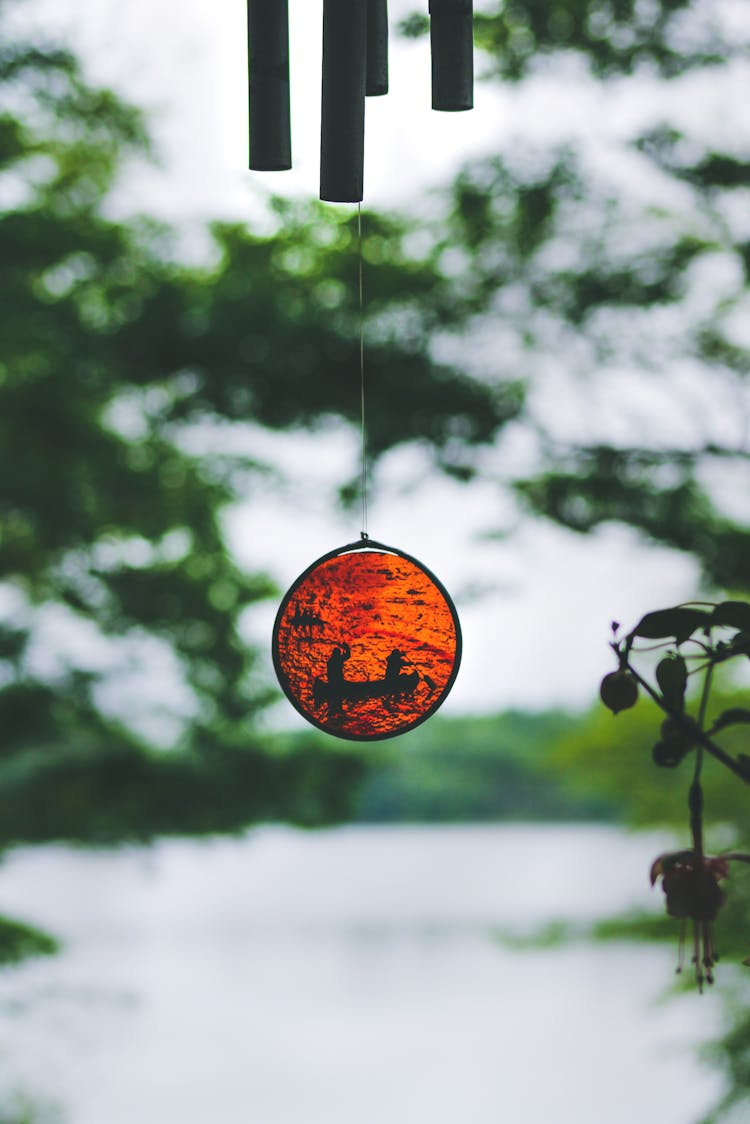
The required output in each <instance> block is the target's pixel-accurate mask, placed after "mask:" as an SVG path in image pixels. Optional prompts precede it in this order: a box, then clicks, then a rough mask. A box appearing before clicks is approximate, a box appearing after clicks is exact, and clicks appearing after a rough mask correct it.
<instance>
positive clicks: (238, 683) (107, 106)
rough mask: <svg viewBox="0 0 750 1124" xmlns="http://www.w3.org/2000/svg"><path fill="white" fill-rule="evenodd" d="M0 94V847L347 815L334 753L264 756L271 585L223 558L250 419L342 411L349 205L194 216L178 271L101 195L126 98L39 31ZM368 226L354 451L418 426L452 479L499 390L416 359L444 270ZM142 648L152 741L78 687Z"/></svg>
mask: <svg viewBox="0 0 750 1124" xmlns="http://www.w3.org/2000/svg"><path fill="white" fill-rule="evenodd" d="M0 90H1V91H2V102H3V110H2V113H0V167H1V168H2V170H3V174H4V182H5V183H6V185H7V186H8V188H9V190H8V191H7V192H6V193H5V195H4V198H5V199H8V200H9V201H10V202H9V203H8V205H7V206H6V208H5V210H2V211H0V256H1V257H2V261H3V270H2V274H1V275H0V722H1V723H2V729H3V744H2V748H1V749H0V757H2V765H1V766H0V805H2V809H3V815H2V817H0V818H1V819H2V827H0V840H1V841H2V842H4V843H7V844H10V843H12V842H13V841H14V840H43V839H53V838H54V839H66V838H67V839H75V840H85V841H89V842H93V841H98V842H101V841H114V840H116V839H118V838H131V837H134V838H146V837H149V836H151V835H152V834H154V833H155V832H162V831H166V832H175V831H181V832H191V831H196V832H205V831H219V830H235V829H237V828H239V827H240V826H242V824H243V823H247V822H250V821H252V820H254V819H257V818H261V819H263V818H269V817H270V818H281V819H285V818H286V819H291V820H293V821H294V822H298V823H305V824H313V823H327V822H329V821H330V820H331V819H332V818H335V817H338V816H342V815H345V814H346V811H347V809H348V807H349V800H350V795H351V790H352V788H353V787H354V786H355V785H356V782H357V780H358V778H359V777H360V774H361V766H360V765H359V764H358V763H357V761H356V760H355V758H354V757H353V756H347V754H346V753H345V752H343V751H341V750H337V751H336V752H326V751H324V750H323V748H322V747H321V746H320V745H319V743H315V748H314V749H313V748H311V745H312V743H310V746H308V747H307V748H303V749H299V750H295V752H294V753H293V754H291V755H288V756H285V757H274V756H273V755H269V754H267V753H266V751H265V749H264V748H263V746H262V739H261V737H260V735H259V734H258V732H257V730H256V728H255V719H256V717H257V715H258V713H259V712H260V711H262V709H263V708H264V707H265V706H266V704H267V703H268V702H269V700H270V699H271V698H272V697H273V692H272V691H271V690H270V688H269V685H268V683H267V682H266V681H265V677H264V676H263V675H262V674H261V673H260V671H259V661H258V653H257V652H256V651H255V650H254V649H253V648H252V647H251V646H248V644H247V642H246V639H245V636H244V635H243V616H244V614H245V613H246V612H247V610H248V609H249V608H251V607H252V606H254V605H256V604H257V603H258V602H260V601H262V600H263V599H265V598H268V597H269V596H271V595H273V594H274V593H275V592H276V590H275V586H274V583H273V582H272V581H271V579H270V578H269V577H268V576H266V575H264V574H258V573H251V574H248V573H246V572H244V571H243V570H242V569H241V568H240V567H239V566H238V565H237V562H236V560H235V558H234V557H233V556H232V554H231V552H230V550H229V546H228V542H227V538H226V516H227V513H228V512H229V511H230V510H231V507H232V505H233V504H235V503H237V502H240V501H242V500H244V499H247V498H248V497H249V496H252V495H253V494H265V493H266V492H267V491H268V490H269V488H272V487H273V486H274V475H273V472H272V471H271V470H270V469H269V467H268V466H266V465H264V464H262V463H261V462H260V461H259V460H258V459H257V458H256V457H255V456H254V455H253V433H254V427H257V426H261V427H267V428H269V429H271V430H276V431H292V432H294V431H295V430H299V429H301V428H303V427H306V428H308V429H311V430H316V431H317V430H324V429H325V427H326V426H328V425H331V424H332V419H336V418H338V419H339V421H340V420H341V419H345V420H350V421H353V420H356V419H357V416H358V411H359V401H358V394H357V392H356V390H355V389H354V383H353V382H352V379H351V373H352V371H353V370H356V367H357V362H358V344H359V339H358V336H359V324H358V312H357V307H356V288H357V286H356V283H355V280H356V278H355V272H354V271H355V268H356V266H355V263H356V254H355V252H354V251H355V247H356V241H355V239H356V229H355V224H354V220H353V219H352V218H351V216H349V217H342V216H341V214H340V213H338V212H334V211H333V210H332V209H331V208H324V207H322V206H320V205H317V204H310V205H306V204H286V203H284V202H282V201H280V200H276V201H273V203H272V208H273V212H274V218H275V229H274V230H273V231H272V232H271V233H265V234H262V235H260V234H257V233H255V232H253V231H252V230H249V229H247V228H246V227H244V226H241V225H237V224H234V225H233V224H226V223H224V224H221V223H217V224H215V225H214V227H213V229H212V237H213V241H214V250H215V254H214V256H213V260H212V262H211V264H208V265H204V266H196V265H186V264H185V263H184V262H182V261H181V260H180V259H179V257H178V255H177V253H176V250H175V239H174V237H173V234H172V232H170V231H169V230H168V229H166V228H165V227H163V226H159V225H157V224H155V223H154V222H153V221H151V220H149V219H147V218H143V217H132V218H129V219H127V220H126V219H119V218H114V217H113V213H112V210H111V208H110V207H109V205H108V199H109V195H110V193H111V191H112V189H113V188H115V187H116V186H117V185H118V184H119V182H120V181H121V178H122V176H123V175H124V174H125V172H126V171H127V168H128V161H131V160H142V159H144V158H145V157H147V156H148V153H149V144H148V138H147V134H146V130H145V128H144V123H143V120H142V117H141V115H140V113H139V112H138V111H136V110H135V109H133V108H132V107H130V106H126V105H124V104H123V103H122V102H121V101H120V100H118V98H117V97H116V96H115V95H114V94H113V93H112V92H110V91H107V90H102V89H95V88H92V87H91V86H90V85H89V84H87V83H86V81H85V80H84V78H83V77H82V75H81V72H80V69H79V67H78V64H77V62H76V60H75V58H74V57H73V55H72V54H70V53H69V52H67V51H63V50H60V49H57V48H54V47H48V46H43V45H35V44H32V45H24V44H20V45H19V44H15V45H14V44H12V43H9V44H8V45H6V46H5V47H3V48H2V50H0ZM365 223H366V229H367V255H368V307H369V309H370V321H371V325H372V340H371V341H370V343H369V344H368V364H369V368H370V373H371V377H372V378H373V379H377V380H378V382H379V386H380V393H379V394H378V396H377V398H376V399H374V400H373V402H372V404H371V408H370V411H369V417H370V423H369V424H370V432H369V451H370V455H371V457H373V458H375V457H377V456H378V455H379V454H381V453H382V452H384V451H386V450H387V449H389V448H391V447H393V446H394V445H396V444H399V443H402V442H409V441H415V440H419V441H422V442H425V443H429V445H430V447H431V449H432V450H434V454H435V459H436V462H437V463H438V464H439V465H440V466H441V467H442V468H444V469H445V470H446V471H449V472H452V473H454V474H457V475H461V476H462V478H465V477H467V476H470V475H471V474H472V473H473V471H474V464H475V462H476V460H477V456H478V447H479V446H481V445H482V444H487V443H489V442H491V441H492V440H493V439H494V436H495V434H496V433H497V431H498V429H500V428H502V426H503V425H505V423H506V422H508V421H509V420H511V419H513V418H515V417H516V416H517V415H518V413H519V410H520V409H521V405H522V393H521V389H520V386H519V383H518V380H508V381H507V384H505V385H503V386H499V385H495V386H488V385H486V384H482V383H479V382H477V381H476V380H472V379H470V378H468V377H467V376H466V375H465V374H464V373H463V372H462V371H461V370H460V369H459V368H458V367H456V366H452V365H450V364H448V363H439V362H437V361H435V359H434V358H433V354H432V346H431V333H432V331H433V329H434V327H435V324H436V323H437V322H438V320H439V319H440V318H441V316H443V315H444V319H445V324H446V327H445V329H444V330H447V331H449V332H451V331H454V332H457V331H459V330H460V324H459V319H458V318H457V317H456V315H455V313H454V312H453V310H452V308H451V297H450V292H449V286H447V284H446V281H445V278H444V277H443V276H442V275H441V274H440V273H439V272H438V271H436V270H435V268H434V263H433V262H432V261H431V260H430V259H429V255H428V256H426V257H424V258H423V259H422V260H414V258H413V256H412V255H410V253H409V252H408V251H407V245H406V243H407V238H408V235H409V229H410V228H409V224H408V223H405V222H403V221H401V220H397V219H395V218H387V217H377V216H371V217H368V216H366V217H365ZM233 448H234V449H243V448H244V449H245V450H246V451H245V452H240V453H236V454H235V453H232V452H231V449H233ZM345 475H346V474H345V473H344V472H342V486H345ZM50 620H54V622H55V627H54V630H53V632H54V640H55V641H56V642H57V648H58V649H59V650H57V649H56V650H54V651H47V647H48V645H49V643H50V628H49V627H48V622H49V621H50ZM76 638H78V639H79V641H80V643H79V644H78V647H79V648H80V647H81V646H83V647H84V648H85V649H87V651H89V652H90V653H92V654H90V655H84V656H81V655H76V654H75V652H76ZM155 645H156V647H155ZM157 650H158V652H159V653H160V655H159V659H160V660H161V665H166V664H169V666H171V667H173V669H174V678H175V679H176V680H177V681H178V683H179V685H180V687H181V688H184V691H183V692H182V694H181V695H180V697H179V698H176V699H175V700H174V701H173V702H172V701H171V700H169V699H167V698H165V700H164V707H163V710H164V712H165V713H166V715H167V717H169V718H170V719H171V721H172V722H173V723H174V721H175V720H176V722H177V725H178V727H179V730H180V731H181V732H178V733H177V734H174V735H172V734H169V737H170V739H171V740H172V742H173V746H172V749H171V750H170V752H169V753H162V754H161V755H159V753H157V752H155V750H154V747H153V746H150V745H149V744H146V740H145V736H144V735H143V734H142V732H141V734H140V736H136V733H135V732H134V731H135V728H136V726H137V729H138V730H140V731H142V730H143V729H144V728H145V727H144V722H143V719H144V717H146V711H147V708H146V706H145V704H144V706H143V708H142V712H141V708H140V707H137V708H135V710H134V713H133V715H132V717H133V718H134V719H135V720H136V723H135V724H134V728H133V729H129V728H125V726H124V725H123V722H122V721H115V720H114V719H113V718H112V717H111V714H110V713H109V712H108V710H107V709H106V708H105V706H104V703H103V700H104V699H105V697H106V692H107V691H110V695H111V691H112V690H113V689H116V685H117V680H118V677H120V676H122V675H126V674H128V673H129V672H130V670H131V669H132V665H133V663H134V662H135V664H136V665H137V664H141V675H142V678H144V679H147V678H148V676H149V674H150V666H151V665H150V664H149V663H148V660H149V658H150V656H149V653H151V655H152V656H153V653H154V652H155V651H157ZM93 653H96V654H93ZM154 658H155V657H154ZM161 665H160V666H161ZM165 682H166V680H165ZM172 689H173V688H172ZM168 690H169V688H167V687H166V686H165V693H166V692H167V691H168ZM157 717H158V716H157ZM129 718H130V716H129V715H128V719H129ZM139 720H140V724H138V721H139ZM169 729H170V730H171V729H172V726H170V727H169ZM164 737H166V735H164ZM164 737H162V740H164Z"/></svg>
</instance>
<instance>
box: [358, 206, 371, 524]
mask: <svg viewBox="0 0 750 1124" xmlns="http://www.w3.org/2000/svg"><path fill="white" fill-rule="evenodd" d="M357 241H358V255H357V256H358V261H359V405H360V427H361V432H362V470H361V471H362V479H361V492H362V530H361V532H360V537H361V538H362V539H367V538H369V535H368V534H367V428H366V425H365V301H364V289H363V284H362V204H361V203H357Z"/></svg>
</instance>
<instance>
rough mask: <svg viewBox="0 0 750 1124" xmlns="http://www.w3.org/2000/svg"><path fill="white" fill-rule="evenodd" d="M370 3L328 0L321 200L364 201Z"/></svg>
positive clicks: (324, 19)
mask: <svg viewBox="0 0 750 1124" xmlns="http://www.w3.org/2000/svg"><path fill="white" fill-rule="evenodd" d="M367 6H368V0H324V2H323V87H322V100H321V120H320V198H321V199H326V200H328V201H330V202H332V203H358V202H359V201H360V200H361V199H362V193H363V190H362V189H363V181H364V164H365V76H366V70H367Z"/></svg>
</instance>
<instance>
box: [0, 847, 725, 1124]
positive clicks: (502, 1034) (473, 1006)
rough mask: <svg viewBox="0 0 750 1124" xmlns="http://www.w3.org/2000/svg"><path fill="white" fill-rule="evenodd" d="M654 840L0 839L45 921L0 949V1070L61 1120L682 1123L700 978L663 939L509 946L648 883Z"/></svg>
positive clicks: (700, 1083)
mask: <svg viewBox="0 0 750 1124" xmlns="http://www.w3.org/2000/svg"><path fill="white" fill-rule="evenodd" d="M662 842H663V840H659V839H656V838H655V837H653V836H652V837H650V838H649V837H643V836H640V837H638V836H637V837H633V836H627V835H625V834H624V833H623V832H621V831H619V830H617V829H611V828H602V827H590V826H583V827H581V826H574V827H567V826H566V827H559V826H555V827H550V826H533V825H529V826H520V827H519V826H508V827H505V826H503V827H395V828H394V827H374V828H372V827H365V828H360V827H357V828H342V829H337V830H331V831H324V832H317V833H303V832H297V831H293V830H290V829H286V828H281V827H278V828H277V827H270V828H263V829H260V830H256V831H254V832H252V833H250V834H248V835H246V836H245V837H243V838H240V839H232V840H212V841H209V842H203V843H200V842H184V841H178V842H166V843H160V844H159V845H157V846H155V847H153V848H150V849H143V850H141V849H127V850H119V851H113V852H74V851H71V850H68V849H65V848H57V847H55V848H52V847H48V848H37V849H30V850H26V851H18V852H15V853H14V854H13V855H11V856H10V857H9V858H8V859H7V860H6V862H5V863H4V864H3V866H2V867H1V868H0V912H2V913H5V914H8V915H12V916H17V917H20V918H25V919H28V920H31V921H33V922H35V923H37V924H39V925H41V926H42V927H44V928H47V929H49V930H51V931H53V932H55V933H56V934H58V935H59V936H60V937H62V938H63V939H64V941H65V942H66V947H65V951H64V952H63V953H62V954H61V955H60V956H58V957H55V958H52V959H49V960H42V961H35V962H29V963H28V964H24V965H21V966H19V967H18V968H15V969H11V970H8V971H4V972H2V973H0V1091H2V1092H3V1093H5V1094H8V1095H11V1094H12V1095H15V1096H18V1097H19V1098H24V1097H25V1098H26V1099H28V1100H29V1101H31V1102H32V1103H33V1104H34V1105H36V1106H41V1109H42V1110H43V1111H40V1112H39V1115H38V1119H39V1120H45V1121H47V1120H64V1121H66V1122H69V1124H209V1122H211V1124H459V1122H467V1124H469V1122H470V1124H633V1121H642V1122H644V1124H648V1122H651V1121H656V1120H658V1121H659V1124H691V1122H692V1121H694V1120H695V1119H696V1118H698V1117H699V1116H700V1115H701V1110H703V1109H705V1108H706V1107H707V1106H708V1105H709V1104H710V1103H712V1100H713V1099H714V1098H715V1096H716V1095H717V1094H718V1092H719V1084H718V1082H717V1079H716V1078H715V1077H714V1076H713V1074H711V1073H710V1072H708V1071H706V1070H704V1069H702V1068H701V1067H700V1066H699V1065H698V1063H697V1061H696V1060H695V1056H694V1047H695V1046H696V1045H697V1044H698V1043H699V1042H700V1041H702V1040H703V1039H704V1038H705V1037H706V1036H707V1034H709V1033H710V1032H711V1031H712V1030H713V1029H714V1028H715V1027H716V1025H717V1016H718V1008H717V1005H716V1000H715V998H714V997H712V996H710V995H707V996H703V997H699V996H697V995H692V994H691V995H685V996H680V997H679V998H678V999H676V1000H673V1001H670V1002H668V1003H662V1002H661V998H662V996H663V993H664V990H665V989H666V987H667V986H668V985H669V983H670V981H671V979H672V973H673V970H674V964H675V955H676V949H675V950H673V949H660V948H642V947H639V946H634V945H628V944H615V945H608V946H595V947H592V946H589V945H587V944H585V943H577V944H573V945H571V946H566V947H563V948H556V949H551V950H549V949H548V950H538V949H533V948H524V946H523V941H522V940H521V941H519V942H514V943H513V944H512V946H509V945H508V944H507V943H506V944H504V943H503V942H502V941H501V940H499V939H498V933H506V934H507V933H513V934H516V935H518V936H520V937H522V936H523V934H524V933H528V932H531V931H533V930H534V929H535V928H536V927H538V926H540V925H543V924H544V923H545V922H548V921H550V920H551V919H566V920H571V921H585V920H591V919H594V918H597V917H603V916H606V915H608V914H611V913H617V912H620V911H622V910H624V909H626V908H627V907H629V906H634V905H637V906H641V907H646V908H648V907H649V906H652V907H653V908H654V909H660V908H661V901H660V900H659V897H660V895H658V894H657V893H652V892H651V891H650V890H649V887H648V865H649V862H650V860H651V858H652V857H653V855H654V854H655V853H656V852H657V850H658V849H659V847H660V846H661V843H662Z"/></svg>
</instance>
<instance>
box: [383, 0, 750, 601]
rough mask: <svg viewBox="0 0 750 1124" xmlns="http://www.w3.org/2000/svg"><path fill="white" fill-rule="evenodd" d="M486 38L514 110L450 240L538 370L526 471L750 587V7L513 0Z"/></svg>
mask: <svg viewBox="0 0 750 1124" xmlns="http://www.w3.org/2000/svg"><path fill="white" fill-rule="evenodd" d="M425 26H426V21H425V20H424V19H423V18H422V17H420V16H414V17H412V18H411V19H410V20H408V21H406V24H405V30H406V32H407V33H408V34H414V35H416V34H420V33H422V32H424V30H425ZM476 38H477V43H478V45H479V47H481V48H482V51H483V57H484V59H485V77H486V78H487V79H488V80H490V81H493V80H501V81H502V82H503V83H504V88H505V97H506V100H507V105H508V109H509V112H508V114H507V117H506V120H507V121H508V122H509V123H508V124H506V126H505V135H504V137H503V138H502V140H501V141H500V144H499V152H498V153H495V154H493V155H492V156H489V157H487V158H486V159H482V160H477V161H474V162H472V163H471V164H469V165H468V166H467V167H466V168H464V170H463V171H462V172H461V174H460V175H459V176H458V178H457V179H456V180H455V182H454V184H453V185H452V188H451V189H450V192H449V194H448V198H447V200H446V204H447V207H448V210H449V213H450V218H449V221H448V222H447V223H445V222H442V223H441V225H440V228H439V231H438V232H437V233H436V247H435V261H436V264H437V265H438V266H439V265H440V261H441V255H443V257H444V260H445V262H446V264H447V265H449V266H450V269H451V270H452V271H453V272H455V271H456V270H457V268H458V267H457V261H458V260H459V255H460V260H461V265H462V268H461V270H460V274H461V287H460V294H459V296H460V300H461V302H462V305H461V309H460V313H459V314H463V315H464V316H466V317H474V318H475V321H476V324H477V335H478V336H479V335H481V326H482V324H483V323H486V322H487V316H488V314H489V315H490V317H491V326H490V329H489V332H490V333H491V335H492V340H493V341H494V347H493V346H491V345H490V344H488V347H487V349H486V350H487V352H488V353H489V354H490V355H491V359H490V360H489V361H488V362H487V364H486V367H487V372H486V373H487V376H488V378H489V379H490V381H491V380H492V378H493V377H498V376H499V377H500V378H501V379H507V378H508V377H510V376H512V374H513V373H515V372H518V371H519V370H523V371H524V372H525V373H526V375H527V376H528V380H529V395H528V411H527V415H526V422H527V424H528V426H529V429H530V430H531V431H533V432H534V433H535V438H536V447H535V456H534V458H533V461H532V463H531V464H530V465H528V466H527V467H528V471H527V470H526V469H524V470H521V471H520V472H518V471H516V473H515V476H514V478H513V480H512V483H513V487H514V488H515V490H516V493H517V495H518V496H519V497H520V499H521V501H522V503H523V504H524V505H526V506H527V507H528V508H529V509H530V510H531V511H532V512H534V513H538V514H542V515H544V516H547V517H549V518H550V519H553V520H555V521H556V522H558V523H560V524H562V525H564V526H566V527H568V528H571V529H572V530H574V531H577V532H588V531H591V530H592V529H594V528H596V527H598V526H599V525H601V524H602V523H606V522H608V521H617V522H621V523H625V524H629V525H630V526H632V527H635V528H637V529H638V530H639V531H640V532H641V533H643V534H644V535H645V536H646V537H648V538H649V539H651V540H652V541H657V542H659V543H662V544H666V545H667V546H670V547H674V548H676V549H678V550H681V551H687V552H689V553H690V554H693V555H694V556H695V557H696V558H697V559H698V560H699V562H700V564H701V566H702V568H703V571H704V574H705V575H706V577H707V579H708V581H709V583H710V584H712V585H714V586H720V587H735V588H745V589H746V588H748V587H750V514H749V512H748V504H747V497H748V495H750V452H749V446H748V434H749V433H750V398H749V397H748V375H749V373H750V335H749V334H748V330H747V325H748V322H749V320H748V308H749V301H750V297H749V294H748V277H750V250H749V247H750V223H749V222H748V215H749V214H750V208H749V207H748V204H749V203H750V137H749V136H748V132H747V122H746V115H744V114H743V113H742V111H741V109H740V105H741V99H739V100H738V92H739V90H740V89H742V88H743V87H744V88H746V86H747V80H748V77H750V75H749V73H748V70H749V67H748V52H747V47H748V40H750V23H749V22H748V19H747V8H746V6H745V5H743V4H741V3H733V2H731V0H726V2H723V3H718V4H717V3H709V2H706V0H653V2H649V3H646V2H643V0H611V2H609V0H606V2H600V0H545V2H543V3H539V2H537V0H507V2H504V3H502V4H497V5H488V6H487V7H486V8H485V10H484V11H483V12H481V13H479V14H478V15H477V17H476ZM566 90H567V91H569V92H572V93H571V96H570V97H569V98H566ZM529 106H530V107H531V108H529ZM511 122H512V123H511ZM457 311H458V310H457ZM487 334H488V330H487V329H485V338H486V337H487ZM485 463H487V462H486V461H485ZM507 479H508V472H507V469H506V470H505V473H504V476H503V483H505V482H507Z"/></svg>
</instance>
